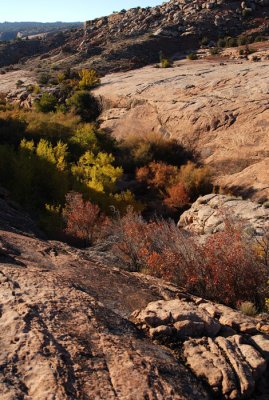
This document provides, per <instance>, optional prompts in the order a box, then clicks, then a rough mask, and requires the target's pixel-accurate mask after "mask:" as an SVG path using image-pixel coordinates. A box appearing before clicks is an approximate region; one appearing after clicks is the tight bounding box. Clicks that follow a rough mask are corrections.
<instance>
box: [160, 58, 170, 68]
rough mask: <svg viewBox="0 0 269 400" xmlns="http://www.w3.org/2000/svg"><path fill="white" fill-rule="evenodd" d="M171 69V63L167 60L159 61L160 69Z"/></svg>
mask: <svg viewBox="0 0 269 400" xmlns="http://www.w3.org/2000/svg"><path fill="white" fill-rule="evenodd" d="M171 67H172V63H171V61H170V60H169V59H168V58H163V59H162V60H161V68H171Z"/></svg>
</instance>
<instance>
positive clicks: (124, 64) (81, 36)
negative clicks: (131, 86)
mask: <svg viewBox="0 0 269 400" xmlns="http://www.w3.org/2000/svg"><path fill="white" fill-rule="evenodd" d="M268 6H269V4H268V1H267V0H253V1H250V0H249V1H244V2H241V1H236V0H230V1H224V0H209V1H208V0H205V1H204V0H195V1H189V0H180V1H179V0H171V1H169V2H165V3H163V4H162V5H160V6H157V7H147V8H140V7H137V8H133V9H130V10H122V11H121V12H117V13H114V14H112V15H110V16H106V17H102V18H97V19H95V20H93V21H87V22H85V25H84V29H73V30H70V31H68V30H64V31H62V32H59V33H56V34H49V35H45V36H44V37H43V38H41V39H40V40H39V41H38V40H37V42H36V38H33V40H30V41H28V42H29V43H28V45H27V43H26V41H22V42H21V43H17V44H12V45H7V46H4V47H3V51H1V47H0V54H1V61H0V67H4V66H7V65H10V64H14V63H16V62H20V61H23V69H25V68H26V69H31V68H33V66H34V65H37V64H38V63H40V61H42V60H45V61H46V62H45V63H47V64H48V66H49V65H50V66H51V65H52V64H53V65H54V66H58V67H59V68H64V67H70V65H74V66H76V67H94V68H96V69H97V70H98V72H99V73H102V74H105V73H107V72H111V71H122V70H130V69H133V68H139V67H141V66H144V65H146V64H150V63H154V62H158V61H159V52H160V51H163V52H164V53H165V55H166V56H173V55H175V54H177V55H178V54H182V53H183V52H184V51H190V50H191V49H196V48H198V47H199V45H200V44H199V41H200V40H201V39H202V38H204V37H207V39H208V41H209V42H210V41H211V42H212V41H213V42H214V41H215V42H216V40H217V39H218V38H219V37H224V36H237V35H240V34H248V33H251V34H253V33H255V34H256V35H263V34H265V35H266V34H267V33H268ZM213 42H212V43H213ZM34 45H35V46H36V48H35V50H34V51H33V49H34ZM27 52H28V53H27ZM34 54H35V57H32V56H33V55H34ZM27 55H28V57H32V58H31V59H29V60H27ZM43 64H44V61H43ZM20 67H21V66H20Z"/></svg>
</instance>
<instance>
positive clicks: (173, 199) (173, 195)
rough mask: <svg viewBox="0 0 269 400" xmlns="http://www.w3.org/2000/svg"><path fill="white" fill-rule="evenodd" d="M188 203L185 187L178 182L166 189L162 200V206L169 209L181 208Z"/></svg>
mask: <svg viewBox="0 0 269 400" xmlns="http://www.w3.org/2000/svg"><path fill="white" fill-rule="evenodd" d="M189 201H190V199H189V196H188V195H187V192H186V189H185V186H184V185H183V183H182V182H178V183H176V184H175V185H173V186H171V187H170V188H168V189H167V196H166V197H165V199H164V204H166V205H167V206H168V207H169V208H175V209H177V208H182V207H184V206H185V205H186V204H188V203H189Z"/></svg>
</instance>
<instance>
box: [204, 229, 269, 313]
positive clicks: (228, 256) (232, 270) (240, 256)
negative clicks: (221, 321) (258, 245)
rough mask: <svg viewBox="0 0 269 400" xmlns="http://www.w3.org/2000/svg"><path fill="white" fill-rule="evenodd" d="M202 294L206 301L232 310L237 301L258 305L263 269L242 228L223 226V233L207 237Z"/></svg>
mask: <svg viewBox="0 0 269 400" xmlns="http://www.w3.org/2000/svg"><path fill="white" fill-rule="evenodd" d="M204 255H205V265H206V291H207V294H208V297H209V298H213V299H214V300H217V301H221V302H224V303H226V304H229V305H233V306H235V305H236V303H237V302H238V301H246V300H248V301H251V302H253V303H256V304H257V303H258V302H259V297H260V294H261V288H262V287H263V285H264V283H265V282H266V279H267V275H266V269H265V268H264V265H263V264H262V262H261V260H260V259H259V257H258V255H257V252H256V251H255V246H254V241H253V240H251V238H248V237H247V236H246V234H244V230H243V229H242V227H240V225H239V226H237V227H235V226H232V225H230V224H229V223H226V228H225V230H224V231H223V232H218V233H216V234H214V235H211V236H210V237H209V238H208V239H207V241H206V243H205V245H204Z"/></svg>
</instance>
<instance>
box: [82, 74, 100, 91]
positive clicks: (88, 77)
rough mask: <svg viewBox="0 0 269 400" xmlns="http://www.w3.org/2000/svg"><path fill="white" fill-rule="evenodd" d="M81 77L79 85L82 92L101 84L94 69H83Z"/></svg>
mask: <svg viewBox="0 0 269 400" xmlns="http://www.w3.org/2000/svg"><path fill="white" fill-rule="evenodd" d="M79 76H80V81H79V83H78V85H79V88H80V89H81V90H90V89H92V88H93V87H95V86H97V85H99V84H100V78H99V76H98V74H97V72H96V71H95V70H94V69H82V70H81V71H80V73H79Z"/></svg>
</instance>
